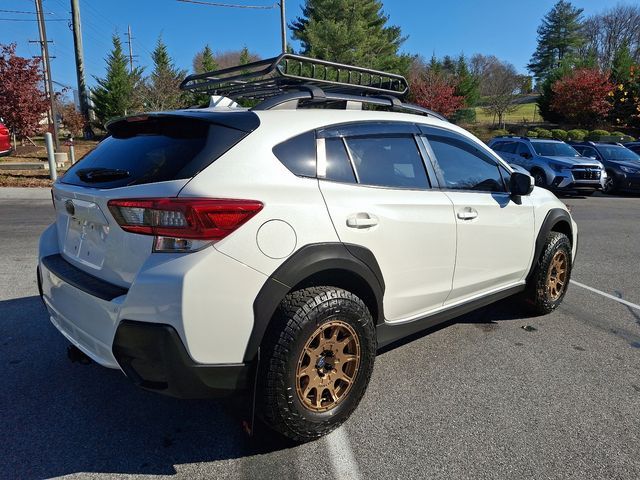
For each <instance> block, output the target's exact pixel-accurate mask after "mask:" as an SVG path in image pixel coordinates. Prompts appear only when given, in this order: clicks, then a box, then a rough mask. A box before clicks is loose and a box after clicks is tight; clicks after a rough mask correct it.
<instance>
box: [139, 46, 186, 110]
mask: <svg viewBox="0 0 640 480" xmlns="http://www.w3.org/2000/svg"><path fill="white" fill-rule="evenodd" d="M151 59H152V60H153V71H152V72H151V75H150V76H149V78H147V79H146V81H145V85H144V89H143V99H144V106H145V109H146V110H152V111H161V110H173V109H176V108H181V107H184V106H185V104H186V103H187V99H186V95H185V94H184V92H182V91H181V90H180V82H181V81H182V79H183V78H184V76H185V75H186V71H184V70H179V69H178V68H176V66H175V65H174V63H173V61H172V60H171V57H169V52H167V46H166V45H165V44H164V42H163V41H162V38H158V42H157V44H156V48H155V49H154V51H153V53H152V54H151Z"/></svg>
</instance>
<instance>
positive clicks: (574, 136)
mask: <svg viewBox="0 0 640 480" xmlns="http://www.w3.org/2000/svg"><path fill="white" fill-rule="evenodd" d="M588 133H589V132H587V131H586V130H579V129H575V130H569V131H568V132H567V140H573V141H575V142H581V141H583V140H584V139H585V137H586V136H587V134H588Z"/></svg>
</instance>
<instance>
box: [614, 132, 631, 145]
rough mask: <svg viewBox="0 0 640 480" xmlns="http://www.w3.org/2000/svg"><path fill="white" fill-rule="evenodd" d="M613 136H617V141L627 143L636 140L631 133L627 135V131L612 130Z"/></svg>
mask: <svg viewBox="0 0 640 480" xmlns="http://www.w3.org/2000/svg"><path fill="white" fill-rule="evenodd" d="M611 136H612V137H616V138H615V140H616V141H617V142H622V143H626V142H633V141H635V138H633V137H632V136H631V135H627V134H626V133H622V132H611Z"/></svg>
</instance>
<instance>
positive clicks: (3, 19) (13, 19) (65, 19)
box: [0, 18, 70, 22]
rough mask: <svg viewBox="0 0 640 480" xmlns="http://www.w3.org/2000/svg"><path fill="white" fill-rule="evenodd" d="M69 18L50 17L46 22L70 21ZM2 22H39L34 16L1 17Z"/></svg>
mask: <svg viewBox="0 0 640 480" xmlns="http://www.w3.org/2000/svg"><path fill="white" fill-rule="evenodd" d="M69 20H70V19H69V18H50V19H49V20H46V22H68V21H69ZM0 21H2V22H37V21H38V20H36V19H33V18H0Z"/></svg>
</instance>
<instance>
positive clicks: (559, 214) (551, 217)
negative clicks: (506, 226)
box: [527, 208, 576, 281]
mask: <svg viewBox="0 0 640 480" xmlns="http://www.w3.org/2000/svg"><path fill="white" fill-rule="evenodd" d="M560 222H566V223H567V224H568V226H569V232H568V233H569V240H570V241H571V245H572V246H573V243H574V242H575V241H576V239H575V238H574V237H575V236H574V234H573V225H572V224H571V215H569V212H567V211H566V210H564V209H562V208H552V209H551V210H549V211H548V212H547V216H546V217H545V219H544V221H543V222H542V225H541V226H540V230H539V231H538V236H537V237H536V246H535V251H534V255H533V261H532V262H531V266H530V267H529V274H528V275H527V281H529V279H530V277H531V275H532V274H533V271H534V269H535V267H536V264H537V263H538V259H539V258H540V255H541V254H542V250H543V249H544V245H545V241H546V240H547V235H549V232H551V231H554V227H556V225H558V223H560Z"/></svg>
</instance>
